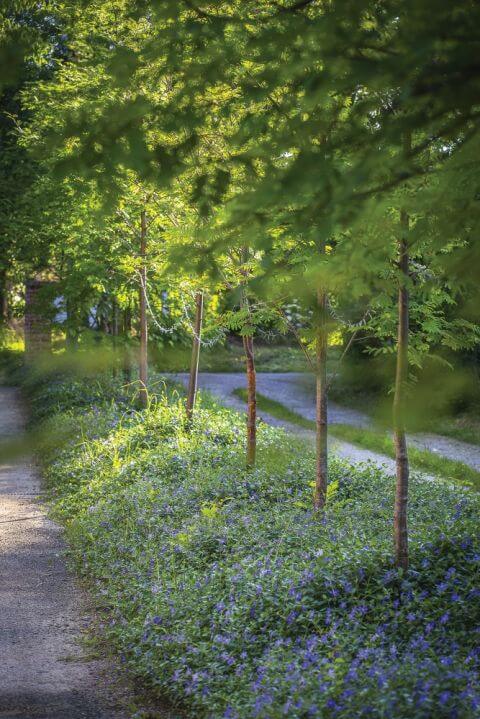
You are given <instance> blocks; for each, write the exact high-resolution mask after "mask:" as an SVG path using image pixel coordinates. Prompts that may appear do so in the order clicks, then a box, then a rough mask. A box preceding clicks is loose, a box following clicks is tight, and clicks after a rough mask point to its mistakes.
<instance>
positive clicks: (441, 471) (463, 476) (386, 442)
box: [233, 387, 480, 489]
mask: <svg viewBox="0 0 480 719" xmlns="http://www.w3.org/2000/svg"><path fill="white" fill-rule="evenodd" d="M233 393H234V394H235V395H236V396H237V397H239V398H240V399H243V400H244V401H246V399H247V393H246V390H245V389H243V388H242V387H238V388H237V389H235V390H234V392H233ZM257 406H258V408H259V409H260V410H263V411H264V412H268V413H269V414H271V415H272V416H273V417H277V418H278V419H281V420H284V421H285V422H291V423H292V424H296V425H298V426H300V427H303V428H304V429H311V430H315V422H313V421H312V420H310V419H307V418H306V417H303V416H302V415H301V414H298V412H294V411H293V410H291V409H289V408H288V407H286V406H285V405H284V404H282V403H281V402H277V401H276V400H273V399H270V398H269V397H265V395H262V394H257ZM329 428H330V432H331V434H332V436H334V437H337V438H338V439H344V440H345V441H346V442H352V443H353V444H358V445H359V446H360V447H364V448H365V449H370V450H372V451H373V452H379V453H380V454H385V455H387V456H388V457H395V451H394V447H393V441H392V438H391V436H390V435H389V434H388V433H385V432H383V431H381V430H375V429H367V428H365V427H353V426H352V425H349V424H331V425H329ZM409 458H410V463H411V466H412V467H414V468H415V469H418V470H421V471H422V472H428V473H431V474H435V475H437V476H439V477H444V478H446V479H450V480H453V481H455V482H458V483H460V484H464V485H467V486H471V487H474V488H475V489H480V472H477V471H475V470H474V469H472V468H471V467H469V466H468V465H466V464H464V463H463V462H457V461H456V460H453V459H447V458H446V457H441V456H439V455H437V454H435V453H434V452H429V451H428V450H422V449H417V448H416V447H412V446H410V447H409Z"/></svg>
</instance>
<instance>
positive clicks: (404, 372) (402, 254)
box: [393, 210, 409, 569]
mask: <svg viewBox="0 0 480 719" xmlns="http://www.w3.org/2000/svg"><path fill="white" fill-rule="evenodd" d="M400 223H401V229H402V238H401V240H400V242H399V268H400V273H401V276H400V285H399V289H398V345H397V369H396V374H395V396H394V400H393V438H394V444H395V462H396V465H397V481H396V488H395V512H394V536H395V561H396V564H397V566H398V567H401V568H402V569H407V568H408V527H407V503H408V476H409V463H408V451H407V439H406V434H405V386H406V382H407V379H408V323H409V307H408V301H409V297H408V270H409V267H408V262H409V258H408V243H407V233H408V224H409V220H408V215H407V213H406V212H405V211H404V210H402V211H401V214H400Z"/></svg>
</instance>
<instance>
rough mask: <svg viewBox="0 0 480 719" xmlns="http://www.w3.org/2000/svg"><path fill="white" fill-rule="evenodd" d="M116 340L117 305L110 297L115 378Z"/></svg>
mask: <svg viewBox="0 0 480 719" xmlns="http://www.w3.org/2000/svg"><path fill="white" fill-rule="evenodd" d="M117 338H118V305H117V300H116V298H115V297H112V345H113V346H112V350H113V352H112V354H113V357H112V375H113V377H116V376H117V349H118V347H117V345H118V342H117Z"/></svg>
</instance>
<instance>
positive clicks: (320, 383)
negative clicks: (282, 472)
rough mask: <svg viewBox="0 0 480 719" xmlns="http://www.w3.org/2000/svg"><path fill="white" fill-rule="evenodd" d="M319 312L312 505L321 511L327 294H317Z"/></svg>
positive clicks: (323, 497) (324, 469) (325, 468)
mask: <svg viewBox="0 0 480 719" xmlns="http://www.w3.org/2000/svg"><path fill="white" fill-rule="evenodd" d="M317 306H318V311H319V317H318V328H317V337H316V360H317V361H316V370H317V384H316V442H315V444H316V474H315V492H314V498H313V505H314V508H315V509H316V510H319V509H323V507H324V506H325V502H326V500H327V483H328V448H327V439H328V424H327V420H328V416H327V337H328V331H327V293H326V292H325V291H324V290H323V289H321V288H319V289H318V292H317Z"/></svg>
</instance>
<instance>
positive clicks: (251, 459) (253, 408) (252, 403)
mask: <svg viewBox="0 0 480 719" xmlns="http://www.w3.org/2000/svg"><path fill="white" fill-rule="evenodd" d="M243 349H244V350H245V359H246V365H247V467H254V466H255V460H256V454H257V373H256V370H255V356H254V353H253V337H251V336H247V335H244V337H243Z"/></svg>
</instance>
